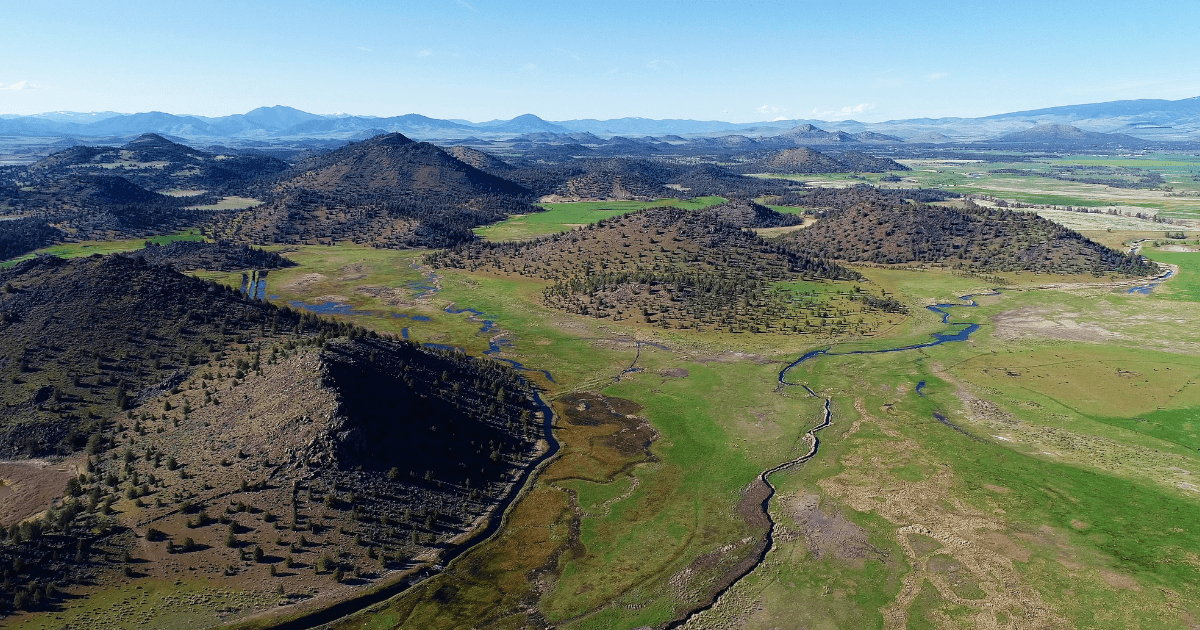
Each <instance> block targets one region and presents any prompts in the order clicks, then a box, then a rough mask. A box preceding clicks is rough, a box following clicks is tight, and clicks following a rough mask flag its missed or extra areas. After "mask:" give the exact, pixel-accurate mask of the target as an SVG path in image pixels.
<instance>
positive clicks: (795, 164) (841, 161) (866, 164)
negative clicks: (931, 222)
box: [742, 148, 909, 174]
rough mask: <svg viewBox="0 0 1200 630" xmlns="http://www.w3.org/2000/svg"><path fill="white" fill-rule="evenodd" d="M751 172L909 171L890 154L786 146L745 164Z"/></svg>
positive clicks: (745, 167)
mask: <svg viewBox="0 0 1200 630" xmlns="http://www.w3.org/2000/svg"><path fill="white" fill-rule="evenodd" d="M742 170H743V171H746V172H752V173H780V174H809V173H811V174H819V173H852V172H859V173H885V172H887V171H907V170H909V169H908V167H907V166H904V165H903V164H900V163H899V162H896V161H895V160H892V159H889V158H877V157H872V156H869V155H866V154H863V153H858V152H851V151H848V152H845V153H839V154H837V155H828V154H825V153H821V152H820V151H817V150H815V149H809V148H799V149H784V150H783V151H780V152H778V153H775V154H773V155H771V156H768V157H767V158H765V159H762V160H759V161H757V162H751V163H750V164H747V165H745V166H743V167H742Z"/></svg>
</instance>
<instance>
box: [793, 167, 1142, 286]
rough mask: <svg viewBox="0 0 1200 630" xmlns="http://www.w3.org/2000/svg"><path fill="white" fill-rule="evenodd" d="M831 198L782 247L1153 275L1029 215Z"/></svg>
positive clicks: (866, 192) (851, 255)
mask: <svg viewBox="0 0 1200 630" xmlns="http://www.w3.org/2000/svg"><path fill="white" fill-rule="evenodd" d="M903 192H904V191H901V193H900V194H903ZM820 194H821V193H815V194H814V193H810V196H820ZM830 196H831V197H841V198H838V199H833V200H831V201H830V202H829V203H828V205H829V206H832V209H830V210H828V211H827V212H826V213H825V216H824V217H823V218H821V219H820V220H818V221H817V222H816V223H815V224H814V225H811V226H808V227H806V228H804V229H802V230H799V231H796V232H793V233H791V234H788V235H786V236H784V237H783V238H782V240H783V242H784V243H787V244H788V245H789V246H791V247H794V248H795V249H797V250H798V251H801V252H804V253H806V254H808V255H810V256H816V257H821V258H829V259H833V260H842V261H847V262H870V263H883V264H896V263H912V262H921V263H935V262H936V263H944V264H948V265H953V266H963V267H969V268H973V269H980V270H988V271H1038V272H1046V273H1055V274H1085V273H1091V274H1096V275H1103V274H1108V273H1123V274H1130V275H1146V274H1149V273H1151V272H1152V271H1154V269H1155V268H1154V266H1153V265H1151V264H1148V263H1144V262H1142V261H1141V259H1140V258H1139V257H1137V256H1129V255H1126V254H1123V253H1121V252H1118V251H1115V250H1112V249H1109V248H1107V247H1105V246H1103V245H1100V244H1098V243H1095V242H1093V241H1091V240H1088V239H1087V238H1084V237H1083V236H1082V235H1080V234H1079V233H1078V232H1074V231H1072V230H1069V229H1067V228H1065V227H1063V226H1061V225H1058V224H1057V223H1054V222H1052V221H1048V220H1046V219H1043V218H1041V217H1039V216H1037V215H1036V214H1033V213H1027V212H1013V211H1010V210H998V209H989V208H983V207H980V206H977V205H975V204H973V203H971V202H968V204H967V207H966V208H964V209H957V208H947V207H943V206H934V205H929V204H924V203H913V202H910V201H907V200H905V199H903V198H902V197H901V196H900V195H897V194H881V193H879V192H877V191H875V190H874V189H871V188H867V187H861V188H858V189H851V190H848V191H841V192H838V193H830ZM851 196H853V198H850V197H851ZM810 203H814V204H819V203H821V202H820V201H819V200H816V199H813V200H810Z"/></svg>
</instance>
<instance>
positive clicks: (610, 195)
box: [505, 156, 794, 201]
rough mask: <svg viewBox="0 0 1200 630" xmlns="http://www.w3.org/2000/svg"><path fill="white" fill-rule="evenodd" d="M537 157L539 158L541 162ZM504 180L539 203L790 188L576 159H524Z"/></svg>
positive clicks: (636, 163) (647, 163) (678, 167)
mask: <svg viewBox="0 0 1200 630" xmlns="http://www.w3.org/2000/svg"><path fill="white" fill-rule="evenodd" d="M539 157H540V156H539ZM513 168H514V170H512V171H506V172H505V176H506V177H509V178H511V179H513V180H515V181H519V182H521V183H522V184H524V185H525V186H527V187H528V188H529V189H530V190H533V191H534V192H535V193H537V195H538V196H539V197H542V198H545V197H547V196H551V197H550V199H557V200H566V201H578V200H584V199H597V200H614V199H661V198H664V197H684V198H690V197H698V196H706V195H715V196H720V197H727V198H732V197H759V196H762V195H782V194H785V193H786V192H787V190H789V189H791V188H792V187H793V186H794V184H792V183H791V182H786V181H783V180H778V179H776V180H770V179H760V178H754V177H746V176H744V175H739V174H737V173H734V172H731V171H730V170H729V169H726V168H725V167H722V166H718V165H716V164H711V163H700V164H689V163H682V164H677V163H670V162H666V161H658V160H640V159H630V158H608V159H594V158H593V159H575V158H571V157H567V158H565V159H562V160H561V161H560V162H558V163H554V164H547V163H545V162H543V161H540V160H537V161H535V160H530V159H528V158H527V159H525V160H522V161H519V162H515V163H514V164H513Z"/></svg>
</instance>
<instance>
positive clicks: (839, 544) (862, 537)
mask: <svg viewBox="0 0 1200 630" xmlns="http://www.w3.org/2000/svg"><path fill="white" fill-rule="evenodd" d="M780 506H781V508H782V509H783V511H784V513H785V514H787V515H788V516H790V517H791V518H792V520H793V521H794V522H795V523H796V526H797V527H798V528H799V529H798V532H797V533H798V534H799V535H800V536H802V537H803V538H804V540H805V543H806V544H807V546H808V549H809V552H810V553H812V555H813V557H814V558H818V559H820V558H824V557H826V556H830V555H832V556H833V557H835V558H838V559H840V560H849V561H852V562H853V563H854V564H855V565H861V564H862V562H863V560H864V559H865V558H866V557H867V556H869V555H871V554H878V553H879V551H878V550H876V549H875V548H874V547H872V546H871V544H870V543H869V542H868V541H867V532H866V530H864V529H863V528H862V527H859V526H858V525H856V524H854V523H853V522H851V521H849V520H847V519H846V517H844V516H842V515H841V513H839V512H838V511H837V510H836V509H831V511H830V512H826V511H825V510H822V509H821V496H820V495H817V494H806V495H803V496H798V497H788V498H786V499H784V500H783V501H781V502H780Z"/></svg>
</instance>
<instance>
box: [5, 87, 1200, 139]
mask: <svg viewBox="0 0 1200 630" xmlns="http://www.w3.org/2000/svg"><path fill="white" fill-rule="evenodd" d="M816 125H819V126H820V128H816ZM1038 125H1071V126H1074V127H1077V128H1080V129H1083V130H1086V131H1087V132H1094V133H1105V134H1114V133H1115V134H1125V135H1127V136H1130V137H1131V138H1135V139H1141V140H1148V141H1155V142H1159V141H1191V142H1196V141H1200V97H1195V98H1189V99H1182V100H1177V101H1168V100H1157V99H1142V100H1131V101H1112V102H1107V103H1092V104H1085V105H1067V106H1063V107H1051V108H1046V109H1037V110H1030V111H1023V112H1011V113H1007V114H997V115H994V116H986V117H981V118H915V119H907V120H891V121H887V122H880V123H862V122H858V121H854V120H844V121H822V120H800V119H795V120H775V121H769V122H755V123H730V122H723V121H718V120H685V119H664V120H652V119H649V118H617V119H611V120H595V119H581V120H564V121H547V120H543V119H541V118H539V117H537V116H535V115H533V114H524V115H521V116H517V117H516V118H513V119H511V120H491V121H487V122H480V123H473V122H470V121H465V120H442V119H438V118H430V117H428V116H422V115H420V114H405V115H403V116H391V117H376V116H352V115H346V114H332V115H321V114H311V113H308V112H304V111H301V110H298V109H295V108H292V107H286V106H283V105H276V106H274V107H260V108H258V109H255V110H253V111H250V112H247V113H245V114H235V115H232V116H221V117H216V118H212V117H206V116H192V115H177V114H167V113H163V112H145V113H138V114H120V113H116V112H96V113H77V112H48V113H44V114H36V115H32V116H16V115H0V136H5V135H7V136H27V137H29V136H32V137H72V138H111V137H114V136H121V137H124V136H135V135H139V134H143V133H158V134H164V135H169V136H176V137H179V138H185V139H189V140H192V141H201V142H205V141H207V142H217V141H254V140H262V141H274V140H286V139H328V140H351V139H364V138H368V137H372V136H374V135H378V134H380V133H394V132H399V133H403V134H405V135H406V136H410V137H414V138H418V139H433V140H442V139H464V138H468V137H469V138H472V139H479V140H485V141H486V140H498V139H510V138H513V137H515V136H521V135H526V134H557V135H564V136H565V135H567V134H571V135H574V136H580V134H586V135H590V136H595V137H599V138H611V137H613V136H632V137H639V136H641V137H644V136H657V137H663V136H667V137H670V136H681V137H682V136H690V137H692V138H695V137H705V136H707V137H714V138H715V137H721V136H729V137H732V136H743V137H748V138H764V137H771V136H777V135H781V134H792V135H803V134H805V133H808V134H814V133H819V134H846V135H849V136H854V138H853V140H854V141H855V142H866V143H870V142H877V143H888V142H899V141H907V142H920V143H931V144H936V143H945V142H977V141H983V140H998V139H1000V138H1001V137H1003V136H1007V135H1009V134H1014V133H1017V132H1023V131H1025V130H1028V129H1029V128H1031V127H1035V126H1038ZM806 126H807V128H806ZM580 137H583V136H580ZM680 139H682V138H680ZM830 140H832V142H829V143H834V142H839V141H840V140H838V139H836V138H831V139H830ZM1109 140H1111V138H1110V139H1109ZM535 141H536V140H535ZM585 143H586V141H585ZM823 143H825V142H823Z"/></svg>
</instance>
